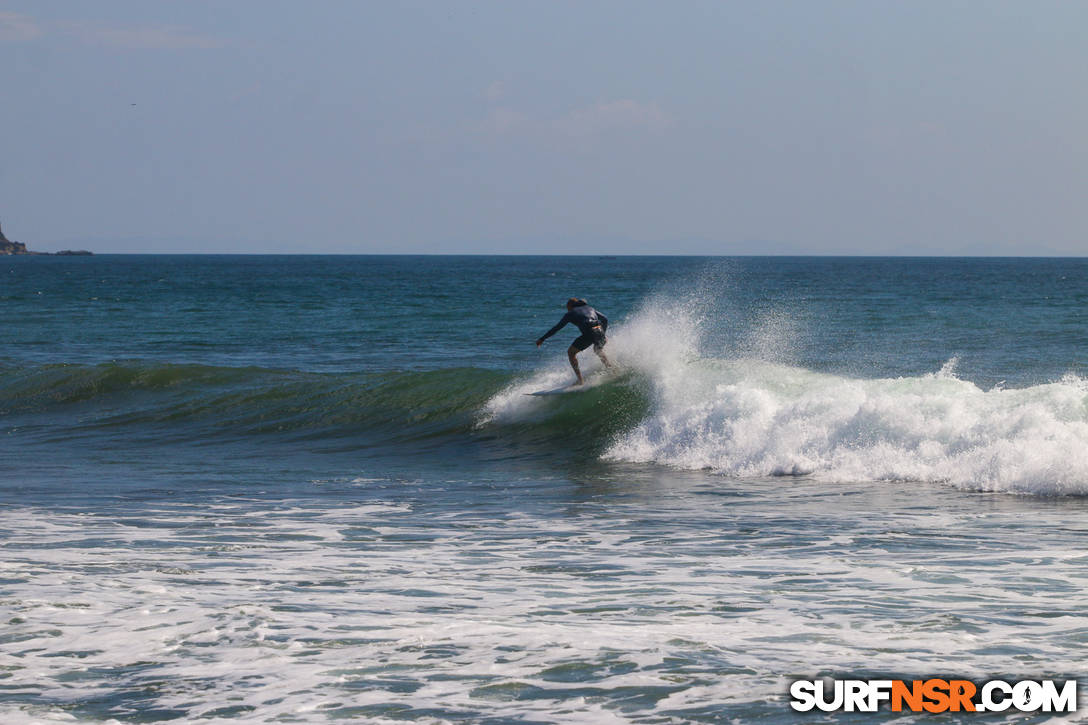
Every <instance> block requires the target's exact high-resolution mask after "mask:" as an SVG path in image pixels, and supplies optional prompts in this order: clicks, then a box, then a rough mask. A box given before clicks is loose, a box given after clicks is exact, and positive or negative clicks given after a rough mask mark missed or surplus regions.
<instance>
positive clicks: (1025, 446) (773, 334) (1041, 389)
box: [484, 295, 1088, 495]
mask: <svg viewBox="0 0 1088 725" xmlns="http://www.w3.org/2000/svg"><path fill="white" fill-rule="evenodd" d="M692 299H699V296H698V295H693V297H692ZM707 319H708V318H707V316H706V315H705V314H703V312H701V311H700V310H699V309H697V308H695V307H692V306H691V305H685V304H683V303H681V304H678V305H677V304H672V305H669V304H662V301H661V300H654V301H653V302H652V303H651V304H648V305H646V306H645V307H644V308H643V310H642V311H641V312H640V313H639V314H637V315H636V316H635V317H634V318H633V320H632V321H631V323H630V324H628V325H626V326H625V327H624V328H623V329H622V330H617V331H616V332H615V334H614V335H613V337H614V339H615V345H610V346H609V350H610V351H612V354H613V355H614V356H615V357H616V358H617V359H618V360H619V361H621V362H622V363H623V365H624V368H625V373H624V376H623V377H622V378H621V379H623V380H625V381H626V382H625V384H627V385H629V386H632V387H634V388H637V389H638V390H639V391H640V395H641V398H642V400H643V405H644V406H645V414H644V415H643V416H642V417H641V418H640V419H639V420H638V421H637V422H636V423H635V424H634V425H632V426H630V427H628V428H624V429H623V430H621V431H617V432H616V433H615V434H614V435H613V436H612V439H611V440H610V441H609V442H608V445H607V446H605V447H604V449H603V450H602V452H601V456H602V457H603V458H604V459H606V460H612V461H623V462H629V463H654V464H662V465H667V466H673V467H677V468H683V469H693V470H698V469H706V470H710V471H713V472H716V473H719V474H723V475H726V476H731V477H746V478H747V477H766V476H811V477H814V478H819V479H827V480H840V481H926V482H941V483H949V484H953V485H956V486H958V487H962V488H966V489H973V490H986V491H1007V492H1018V493H1036V494H1043V495H1083V494H1088V381H1086V380H1084V379H1082V378H1080V377H1077V376H1075V375H1072V374H1069V375H1066V376H1064V377H1063V378H1062V379H1060V380H1057V381H1055V382H1051V383H1047V384H1041V385H1032V386H1028V387H1024V388H1020V389H1005V388H1003V387H1002V386H1001V385H997V386H994V387H993V388H991V389H989V390H984V389H982V388H980V387H978V386H977V385H976V384H974V383H972V382H969V381H966V380H961V379H959V378H957V377H956V374H955V368H956V364H957V361H956V359H955V358H953V359H951V360H949V361H948V363H946V364H945V365H944V366H943V367H942V368H941V369H940V370H939V371H936V372H933V373H930V374H924V375H918V376H910V377H898V378H886V379H869V380H866V379H858V378H852V377H849V376H844V375H836V374H828V373H820V372H813V371H810V370H807V369H804V368H801V367H797V366H792V365H787V364H782V363H776V362H769V361H768V360H766V359H763V358H757V357H750V356H744V357H738V358H733V359H730V358H727V357H714V356H709V355H705V354H698V353H697V352H696V351H698V350H699V349H700V347H701V345H700V343H701V328H702V325H703V324H704V323H706V322H707ZM783 335H785V336H786V337H788V335H789V331H788V330H786V331H785V333H784V332H783V329H782V325H781V323H779V322H777V321H776V320H774V319H770V320H769V321H768V322H767V324H766V325H765V326H764V327H762V328H761V329H760V330H757V331H754V332H753V333H752V334H751V335H749V337H750V339H752V340H753V341H755V342H754V343H753V344H752V345H751V346H750V349H752V348H754V349H757V350H758V349H761V348H762V349H764V350H773V349H776V348H777V347H778V345H777V344H776V342H775V341H776V340H780V339H781V338H782V337H783ZM583 357H588V356H583ZM569 375H570V373H569V371H564V370H563V369H562V367H559V366H555V367H551V368H547V369H544V370H541V371H539V372H538V373H537V374H536V375H534V376H533V377H532V378H531V379H529V380H526V381H519V382H518V383H516V384H514V385H512V386H509V387H508V388H507V389H505V390H503V391H502V392H501V393H499V394H498V395H496V396H495V397H493V398H492V399H491V400H490V401H489V402H488V404H487V406H486V407H485V416H484V420H485V421H487V422H488V423H490V424H506V425H509V424H510V423H511V422H512V421H521V422H523V423H524V422H528V421H532V420H533V419H534V417H535V416H539V415H541V414H542V408H543V406H544V405H545V404H542V403H540V402H539V401H538V400H537V399H534V398H526V397H524V396H522V395H520V394H521V393H523V392H527V391H529V390H531V389H541V388H546V387H550V386H554V385H555V384H557V383H558V382H559V381H560V380H562V379H563V378H564V377H567V378H569ZM564 397H574V398H575V399H576V400H577V399H578V398H580V397H581V396H578V395H575V396H564ZM549 400H550V399H549ZM553 405H554V404H553ZM584 412H585V413H586V414H587V416H588V415H596V416H598V417H600V416H604V415H607V414H608V413H607V411H602V410H594V411H584Z"/></svg>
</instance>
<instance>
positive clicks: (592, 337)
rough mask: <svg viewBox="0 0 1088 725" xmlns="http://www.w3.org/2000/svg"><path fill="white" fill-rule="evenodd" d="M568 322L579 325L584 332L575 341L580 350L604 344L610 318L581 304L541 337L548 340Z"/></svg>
mask: <svg viewBox="0 0 1088 725" xmlns="http://www.w3.org/2000/svg"><path fill="white" fill-rule="evenodd" d="M568 322H569V323H571V324H573V325H574V326H575V327H577V328H578V331H579V332H581V333H582V335H581V337H579V338H578V339H577V340H575V341H574V343H573V345H574V346H575V347H576V348H578V349H579V350H585V349H586V348H587V347H589V346H590V345H594V346H595V347H601V346H603V345H604V343H605V336H604V333H605V331H607V330H608V318H607V317H605V316H604V315H602V314H601V313H600V312H597V310H595V309H593V308H592V307H590V306H589V305H579V306H578V307H575V308H574V309H573V310H571V311H570V312H568V313H567V314H565V315H563V319H562V320H560V321H559V323H558V324H557V325H556V326H555V327H553V328H552V329H550V330H548V331H547V332H545V333H544V335H543V336H541V338H540V339H541V340H547V339H548V338H549V337H551V336H552V335H554V334H555V333H557V332H559V330H560V329H562V327H563V325H566V324H567V323H568Z"/></svg>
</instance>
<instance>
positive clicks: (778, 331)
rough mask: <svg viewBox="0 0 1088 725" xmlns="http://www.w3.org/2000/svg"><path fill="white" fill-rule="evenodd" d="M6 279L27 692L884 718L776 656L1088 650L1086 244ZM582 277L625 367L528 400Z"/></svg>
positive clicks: (527, 718)
mask: <svg viewBox="0 0 1088 725" xmlns="http://www.w3.org/2000/svg"><path fill="white" fill-rule="evenodd" d="M0 275H2V278H0V280H2V281H0V302H2V305H3V307H2V309H3V313H4V314H3V321H2V322H0V329H2V331H3V343H2V347H0V547H2V548H0V553H2V556H0V617H2V621H3V623H4V624H3V628H2V629H0V721H3V722H5V723H38V722H43V723H49V722H92V723H146V722H159V721H167V720H173V721H177V722H217V721H231V722H254V723H311V722H316V723H323V722H334V721H350V720H354V721H361V722H368V723H403V722H421V723H462V722H470V723H481V724H486V725H497V724H499V723H504V724H505V723H511V724H526V725H528V724H529V723H593V724H598V723H604V724H606V725H607V724H610V723H646V724H653V725H658V724H664V723H669V724H673V723H734V722H740V723H746V722H754V721H759V722H768V723H777V722H795V721H814V720H815V721H848V722H863V721H871V720H872V719H873V716H861V715H858V714H854V715H850V714H847V713H837V714H836V713H828V714H817V715H814V714H811V713H810V714H809V715H807V716H802V715H800V714H798V713H795V712H793V711H792V710H791V708H790V706H789V697H788V689H789V684H790V683H791V682H792V681H793V680H795V679H798V678H802V679H815V678H817V677H825V676H827V677H877V676H882V677H883V676H886V677H895V678H902V679H919V678H921V679H924V678H927V677H933V676H956V677H962V678H966V679H971V680H975V681H982V680H987V679H992V678H1003V679H1008V680H1017V679H1044V678H1058V679H1067V678H1076V677H1078V676H1079V675H1080V674H1081V673H1082V672H1083V671H1084V651H1085V649H1084V648H1085V646H1086V645H1088V546H1086V542H1088V364H1086V362H1088V357H1086V351H1088V312H1086V309H1088V307H1086V306H1088V260H1083V259H991V258H987V259H955V258H918V259H910V258H846V257H844V258H835V257H820V258H801V257H737V258H728V257H713V258H697V257H618V258H616V257H595V256H579V257H542V256H538V257H527V256H490V257H488V256H464V257H456V256H418V257H409V256H169V255H154V256H150V255H149V256H141V255H100V256H94V257H30V256H28V257H7V258H3V260H2V261H0ZM571 296H580V297H584V298H586V299H587V300H588V301H589V302H590V304H592V305H593V306H594V307H596V308H597V309H599V310H601V311H602V312H603V313H604V314H606V315H607V316H608V319H609V320H610V322H611V325H610V327H609V329H608V338H609V339H608V345H607V347H606V350H607V351H608V354H609V356H610V357H611V358H612V359H613V360H614V361H615V362H616V363H617V364H616V367H615V368H614V369H611V370H604V369H602V368H601V366H600V364H599V362H598V361H597V359H596V358H595V356H594V355H593V354H592V352H589V351H587V352H586V353H584V354H583V355H582V356H581V361H582V369H583V371H584V372H585V373H586V376H587V381H588V384H587V386H586V387H585V389H584V390H581V391H579V392H574V393H570V394H562V395H553V396H547V397H538V396H531V395H527V393H533V392H536V391H542V390H549V389H553V388H557V387H561V386H563V385H565V384H567V383H569V382H571V381H572V380H573V374H572V372H571V371H570V368H569V366H568V364H567V359H566V348H567V345H569V343H570V341H571V340H573V339H574V338H575V337H576V336H577V335H578V332H577V330H575V329H574V328H572V327H567V328H565V329H563V330H562V331H560V332H559V333H558V334H557V335H556V336H555V337H554V338H552V339H550V340H549V341H547V342H546V343H545V344H544V346H543V347H541V348H540V349H537V348H536V347H535V346H534V344H533V343H534V341H535V340H536V338H538V337H539V336H540V335H542V334H543V333H544V332H545V331H547V330H548V329H549V328H550V327H551V326H552V325H554V324H555V323H556V322H557V321H558V320H559V318H560V317H561V316H562V315H563V313H564V311H565V310H564V306H563V305H564V302H565V301H566V299H567V298H568V297H571ZM885 716H886V717H887V718H896V719H901V720H902V721H904V722H911V721H917V720H922V719H924V720H925V721H926V722H929V721H937V722H960V721H962V722H978V721H980V720H986V719H987V718H985V717H982V718H980V717H978V716H973V715H970V714H958V713H949V714H947V715H943V716H933V715H928V716H926V717H925V718H920V717H918V716H906V717H899V716H897V715H893V713H890V712H889V713H886V715H885ZM1000 717H1001V719H1002V720H1008V721H1012V722H1045V721H1049V720H1050V718H1052V717H1053V715H1046V714H1043V713H1018V712H1015V711H1010V712H1007V713H1003V714H1002V715H1001V716H1000Z"/></svg>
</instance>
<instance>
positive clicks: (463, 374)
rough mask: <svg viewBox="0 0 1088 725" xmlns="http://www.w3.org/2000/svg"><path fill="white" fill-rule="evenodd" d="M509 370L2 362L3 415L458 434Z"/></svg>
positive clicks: (267, 429)
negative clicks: (321, 370)
mask: <svg viewBox="0 0 1088 725" xmlns="http://www.w3.org/2000/svg"><path fill="white" fill-rule="evenodd" d="M509 379H510V375H508V374H506V373H500V372H496V371H491V370H479V369H473V368H454V369H446V370H435V371H422V372H386V373H358V374H344V373H312V372H299V371H284V370H272V369H267V368H259V367H247V368H234V367H220V366H209V365H181V364H171V363H157V362H142V361H130V362H124V363H109V364H102V365H46V366H40V367H37V368H30V369H14V368H6V369H0V415H2V416H5V417H8V418H9V419H17V418H21V419H24V420H26V419H42V418H43V417H44V418H46V419H48V420H49V421H50V423H51V424H52V425H53V426H58V427H61V428H65V429H68V430H77V431H93V430H103V431H108V430H110V429H118V428H126V427H140V428H141V429H154V428H157V427H158V428H162V427H165V428H167V429H169V430H170V432H171V434H172V435H173V436H174V437H175V438H177V437H181V438H184V437H186V436H187V435H188V436H191V437H193V438H199V437H201V436H203V435H206V434H207V433H208V431H209V430H214V431H216V432H220V433H228V434H234V435H237V436H246V435H264V434H282V433H288V434H290V433H302V434H321V435H350V434H351V433H353V432H359V431H371V432H372V431H379V432H381V431H384V432H386V433H387V434H389V435H390V436H393V437H398V436H399V437H404V438H411V437H419V436H425V435H435V434H442V433H445V434H455V433H457V432H461V431H465V430H469V429H471V426H472V423H473V421H474V415H475V412H476V411H477V410H478V409H479V407H480V406H481V405H482V404H483V403H484V402H485V401H486V400H487V398H488V396H489V395H490V394H491V393H492V392H494V391H495V390H496V389H497V388H499V387H501V386H502V385H503V384H504V383H505V382H506V381H508V380H509Z"/></svg>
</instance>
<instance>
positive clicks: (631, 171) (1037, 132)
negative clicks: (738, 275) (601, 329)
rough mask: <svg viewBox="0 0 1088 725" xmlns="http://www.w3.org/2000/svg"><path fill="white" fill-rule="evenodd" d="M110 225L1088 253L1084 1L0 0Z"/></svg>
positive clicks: (28, 176) (72, 178) (397, 245)
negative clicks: (498, 0) (201, 0)
mask: <svg viewBox="0 0 1088 725" xmlns="http://www.w3.org/2000/svg"><path fill="white" fill-rule="evenodd" d="M0 89H2V98H3V103H2V111H0V144H2V145H0V222H2V223H3V226H4V232H5V233H6V234H7V236H8V237H10V238H13V239H16V240H19V241H24V242H27V243H28V244H29V246H30V247H31V248H32V249H34V248H36V249H40V250H45V251H49V250H56V249H60V248H67V247H73V246H88V247H90V248H91V249H94V250H95V251H99V252H110V251H114V252H124V251H150V252H185V251H197V252H205V251H224V252H279V251H297V252H359V253H367V252H519V253H520V252H527V253H562V252H585V253H601V252H607V253H703V254H750V253H755V254H762V253H814V254H824V253H831V254H1074V255H1084V254H1088V2H1047V1H1042V2H1040V1H1038V0H1033V1H1030V2H1029V1H1027V0H1024V1H1022V2H994V1H992V0H991V1H987V2H982V1H981V0H978V1H972V2H954V1H950V0H939V1H934V2H906V1H902V2H881V1H879V0H859V1H858V2H823V1H816V0H798V1H796V2H788V1H778V0H770V1H763V0H761V1H759V2H755V1H754V0H753V1H752V2H724V1H722V2H664V1H662V2H655V3H644V2H630V1H629V0H622V1H617V2H569V3H568V2H557V1H556V0H546V1H545V2H522V1H520V0H513V1H510V0H503V1H501V2H457V3H453V2H448V3H439V2H433V1H429V2H419V3H416V2H401V1H398V2H392V1H390V2H378V1H376V0H375V1H367V2H331V1H325V2H301V1H300V2H270V1H269V0H231V1H230V2H223V1H217V2H200V1H194V0H185V1H184V2H168V1H158V2H148V1H147V0H131V1H122V0H99V1H98V2H93V3H89V2H51V1H49V0H27V1H25V2H20V1H18V0H14V1H10V2H9V1H6V0H0Z"/></svg>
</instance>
